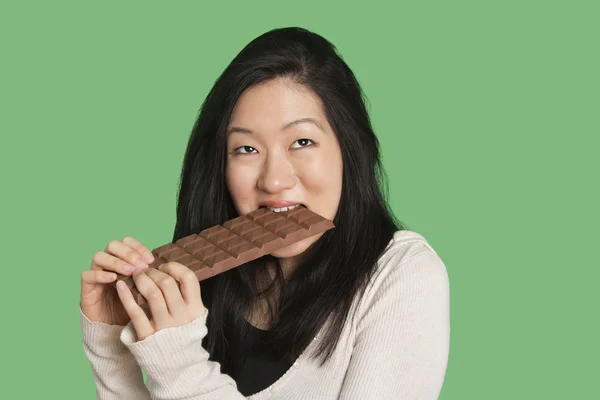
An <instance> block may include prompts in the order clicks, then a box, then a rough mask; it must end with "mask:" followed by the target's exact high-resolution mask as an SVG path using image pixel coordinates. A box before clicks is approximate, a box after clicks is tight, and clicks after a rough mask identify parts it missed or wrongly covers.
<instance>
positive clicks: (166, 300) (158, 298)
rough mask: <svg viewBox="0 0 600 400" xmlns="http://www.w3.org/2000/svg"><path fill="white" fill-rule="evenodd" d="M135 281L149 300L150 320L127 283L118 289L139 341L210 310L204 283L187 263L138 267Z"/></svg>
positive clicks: (134, 277) (187, 321) (119, 283)
mask: <svg viewBox="0 0 600 400" xmlns="http://www.w3.org/2000/svg"><path fill="white" fill-rule="evenodd" d="M133 280H134V282H135V286H136V288H137V290H138V291H139V292H140V293H141V294H142V296H144V298H146V301H147V302H148V306H149V308H150V314H151V318H150V319H149V318H148V316H147V315H146V313H145V312H144V310H143V309H142V307H140V306H139V305H138V304H137V303H136V302H135V299H134V298H133V295H132V294H131V291H130V290H129V288H128V287H127V285H125V284H124V283H123V282H118V284H117V292H118V293H119V298H120V299H121V303H122V304H123V307H124V308H125V311H126V312H127V314H128V315H129V317H130V318H131V322H132V323H133V327H134V329H135V332H136V334H137V337H138V341H142V340H144V339H146V338H147V337H148V336H150V335H152V334H153V333H155V332H157V331H160V330H161V329H165V328H170V327H175V326H181V325H185V324H187V323H189V322H191V321H193V320H194V319H196V318H197V317H199V316H202V315H205V314H206V312H207V311H208V310H207V309H206V308H205V307H204V303H202V298H201V297H200V282H198V278H197V277H196V274H194V272H192V270H190V269H189V268H188V267H186V266H185V265H183V264H180V263H177V262H168V263H166V264H162V265H161V266H159V267H158V269H154V268H148V269H144V270H136V271H135V273H134V274H133ZM178 283H179V285H178Z"/></svg>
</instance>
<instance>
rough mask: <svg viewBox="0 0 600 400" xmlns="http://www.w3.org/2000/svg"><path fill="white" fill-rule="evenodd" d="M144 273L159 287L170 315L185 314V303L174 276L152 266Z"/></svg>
mask: <svg viewBox="0 0 600 400" xmlns="http://www.w3.org/2000/svg"><path fill="white" fill-rule="evenodd" d="M146 275H148V276H149V277H150V278H151V279H152V280H153V281H154V283H155V284H156V286H158V287H159V288H160V290H161V292H162V294H163V297H164V299H165V302H166V304H167V309H168V310H169V313H170V314H171V315H172V316H174V317H178V316H181V315H186V314H187V313H186V307H187V305H186V304H185V302H184V301H183V297H182V295H181V291H180V289H179V283H178V282H177V280H175V278H174V277H172V276H171V275H169V274H166V273H164V272H161V271H159V270H157V269H154V268H149V269H148V270H147V271H146Z"/></svg>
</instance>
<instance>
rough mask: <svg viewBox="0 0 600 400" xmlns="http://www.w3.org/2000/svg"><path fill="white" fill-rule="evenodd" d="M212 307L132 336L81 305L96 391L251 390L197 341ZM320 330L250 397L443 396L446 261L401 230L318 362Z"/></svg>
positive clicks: (214, 395)
mask: <svg viewBox="0 0 600 400" xmlns="http://www.w3.org/2000/svg"><path fill="white" fill-rule="evenodd" d="M209 312H210V311H209ZM207 315H208V314H206V315H204V316H201V317H198V318H196V319H195V320H194V321H191V322H190V323H188V324H187V325H183V326H179V327H174V328H168V329H164V330H161V331H158V332H156V333H155V334H153V335H151V336H149V337H147V338H146V339H145V340H142V341H140V342H136V340H137V339H136V334H135V330H134V329H133V326H132V324H131V323H130V324H129V325H127V326H125V327H122V326H112V325H107V324H103V323H94V322H92V321H90V320H89V319H87V318H86V317H85V315H83V313H81V309H80V316H81V329H82V333H83V347H84V351H85V353H86V355H87V357H88V359H89V361H90V363H91V366H92V372H93V377H94V380H95V383H96V392H97V398H98V399H103V400H108V399H127V400H141V399H165V400H166V399H173V400H175V399H178V400H182V399H186V400H191V399H198V400H200V399H202V400H209V399H215V400H216V399H218V400H239V399H246V397H245V396H243V395H242V394H241V393H240V392H238V390H237V387H236V383H235V381H234V380H233V379H232V378H231V377H230V376H228V375H225V374H222V373H220V365H219V364H218V363H216V362H213V361H208V353H207V352H206V350H205V349H204V348H203V347H202V344H201V342H202V339H203V338H204V337H205V335H206V334H207V328H206V318H207ZM322 332H323V330H321V333H319V335H317V337H315V339H314V341H313V343H312V344H311V345H309V347H308V348H307V349H306V350H305V352H304V353H303V354H302V355H301V356H300V357H299V358H298V360H297V361H296V362H295V363H294V365H293V366H292V367H291V368H290V369H289V370H288V371H287V372H286V373H285V374H284V375H283V376H282V377H281V378H279V379H278V380H277V381H276V382H275V383H274V384H272V385H271V386H269V387H268V388H266V389H264V390H262V391H260V392H259V393H256V394H254V395H252V396H250V397H248V399H256V400H264V399H270V400H276V399H281V400H284V399H285V400H334V399H342V400H365V399H376V400H392V399H394V400H396V399H410V400H417V399H422V400H433V399H437V398H438V397H439V394H440V391H441V388H442V384H443V382H444V377H445V374H446V367H447V364H448V355H449V349H450V287H449V280H448V273H447V270H446V266H445V265H444V263H443V261H442V260H441V258H440V257H439V256H438V254H437V253H436V252H435V251H434V250H433V248H432V247H431V246H430V245H429V244H428V243H427V241H426V240H425V238H424V237H423V236H421V235H420V234H418V233H416V232H412V231H398V232H396V233H395V234H394V237H393V239H392V241H391V242H390V246H389V247H388V250H387V251H386V252H385V253H384V254H383V255H382V256H381V257H380V259H379V260H378V267H377V271H376V273H375V274H374V276H373V278H372V279H371V281H370V282H369V286H368V288H367V290H366V292H365V294H364V295H363V296H361V297H360V298H357V299H356V300H355V301H354V304H353V307H352V310H351V314H350V315H349V318H348V319H347V322H346V325H345V327H344V330H343V332H342V334H341V337H340V341H339V343H338V346H337V347H336V350H335V352H334V354H333V357H332V358H331V359H330V360H329V361H328V362H327V363H326V364H325V365H323V366H322V367H319V365H318V360H311V359H309V358H308V355H309V354H308V353H309V352H311V351H313V350H314V348H315V345H316V344H317V341H318V340H320V338H321V336H322ZM140 367H141V368H142V369H143V370H144V371H146V373H147V376H148V379H147V382H146V383H144V380H143V376H142V372H141V369H140Z"/></svg>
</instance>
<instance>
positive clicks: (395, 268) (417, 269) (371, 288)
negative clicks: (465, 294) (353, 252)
mask: <svg viewBox="0 0 600 400" xmlns="http://www.w3.org/2000/svg"><path fill="white" fill-rule="evenodd" d="M411 282H412V283H411ZM415 282H421V283H420V284H425V285H431V286H439V285H440V284H442V285H447V284H448V272H447V270H446V266H445V264H444V262H443V261H442V259H441V257H440V256H439V255H438V253H437V252H436V251H435V249H434V248H433V246H432V245H431V244H430V243H429V242H428V241H427V239H426V238H425V237H424V236H423V235H421V234H419V233H417V232H414V231H410V230H399V231H396V232H395V233H394V235H393V237H392V239H391V240H390V242H389V243H388V245H387V247H386V248H385V250H384V251H383V252H382V254H381V256H380V257H379V259H378V260H377V265H376V266H375V270H374V271H373V275H372V277H371V279H370V281H369V283H368V285H367V287H366V289H365V292H364V294H363V296H362V298H361V302H362V303H364V302H365V301H369V300H368V299H369V298H371V299H373V298H374V297H375V298H376V297H379V296H380V295H383V294H384V292H386V293H387V294H390V293H388V292H389V291H390V290H391V291H392V292H393V291H394V290H396V289H394V288H402V287H404V286H405V285H411V284H415ZM397 290H400V289H397Z"/></svg>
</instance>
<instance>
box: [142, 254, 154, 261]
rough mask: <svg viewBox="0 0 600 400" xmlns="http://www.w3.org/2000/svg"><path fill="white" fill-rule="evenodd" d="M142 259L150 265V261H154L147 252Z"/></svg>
mask: <svg viewBox="0 0 600 400" xmlns="http://www.w3.org/2000/svg"><path fill="white" fill-rule="evenodd" d="M143 257H144V260H146V262H149V263H151V262H152V261H154V256H153V255H152V253H150V252H149V251H147V252H145V253H144V256H143Z"/></svg>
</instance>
